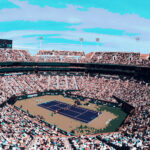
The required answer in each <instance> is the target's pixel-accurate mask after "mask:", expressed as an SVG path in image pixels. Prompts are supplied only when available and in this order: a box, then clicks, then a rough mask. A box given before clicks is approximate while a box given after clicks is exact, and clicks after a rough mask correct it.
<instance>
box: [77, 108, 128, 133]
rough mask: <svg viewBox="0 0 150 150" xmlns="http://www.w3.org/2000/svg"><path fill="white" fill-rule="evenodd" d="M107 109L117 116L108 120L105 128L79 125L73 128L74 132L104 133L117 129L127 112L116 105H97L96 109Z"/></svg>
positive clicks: (100, 110)
mask: <svg viewBox="0 0 150 150" xmlns="http://www.w3.org/2000/svg"><path fill="white" fill-rule="evenodd" d="M104 110H105V111H108V112H111V113H113V114H114V115H116V116H117V118H115V119H113V120H110V122H109V123H108V126H107V127H106V128H105V129H95V128H92V127H88V126H82V125H81V126H80V127H78V128H76V129H75V130H74V132H75V133H76V134H98V133H106V132H114V131H117V130H118V128H119V127H120V125H121V124H122V122H123V121H124V120H125V118H126V116H127V114H126V113H125V112H124V111H122V110H121V108H117V107H108V106H98V108H97V111H99V112H102V111H104Z"/></svg>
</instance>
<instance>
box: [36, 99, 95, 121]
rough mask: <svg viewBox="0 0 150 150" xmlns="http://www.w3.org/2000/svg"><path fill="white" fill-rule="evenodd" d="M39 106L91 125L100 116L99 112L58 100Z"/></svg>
mask: <svg viewBox="0 0 150 150" xmlns="http://www.w3.org/2000/svg"><path fill="white" fill-rule="evenodd" d="M38 106H40V107H43V108H45V109H48V110H51V111H54V112H56V111H57V113H59V114H62V115H64V116H67V117H70V118H72V119H75V120H79V121H82V122H85V123H89V122H90V121H92V120H93V119H95V118H96V117H97V116H98V112H96V111H93V110H89V109H85V108H81V107H77V106H74V105H70V104H66V103H63V102H60V101H56V100H53V101H49V102H45V103H41V104H39V105H38Z"/></svg>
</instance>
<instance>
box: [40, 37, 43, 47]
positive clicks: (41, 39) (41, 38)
mask: <svg viewBox="0 0 150 150" xmlns="http://www.w3.org/2000/svg"><path fill="white" fill-rule="evenodd" d="M39 39H40V49H41V47H42V41H43V37H42V36H40V37H39Z"/></svg>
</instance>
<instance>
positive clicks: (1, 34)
mask: <svg viewBox="0 0 150 150" xmlns="http://www.w3.org/2000/svg"><path fill="white" fill-rule="evenodd" d="M40 36H42V37H43V42H42V49H49V50H50V49H59V50H81V47H80V41H79V39H80V38H81V37H82V38H83V39H84V41H83V49H84V50H85V51H86V53H88V52H90V51H98V50H99V51H129V52H130V51H134V52H141V53H148V52H150V0H0V38H4V39H13V40H14V48H18V49H19V48H20V49H28V50H30V52H31V53H32V54H34V53H36V51H37V50H38V49H39V47H40V41H39V37H40ZM136 37H139V39H140V40H139V41H136ZM96 38H100V42H99V43H98V44H99V47H97V43H96Z"/></svg>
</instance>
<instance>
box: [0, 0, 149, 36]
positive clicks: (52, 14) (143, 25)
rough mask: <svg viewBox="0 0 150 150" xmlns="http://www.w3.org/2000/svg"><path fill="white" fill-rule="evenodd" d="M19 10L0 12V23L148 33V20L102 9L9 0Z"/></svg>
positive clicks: (3, 10) (134, 15) (12, 9)
mask: <svg viewBox="0 0 150 150" xmlns="http://www.w3.org/2000/svg"><path fill="white" fill-rule="evenodd" d="M9 1H10V2H12V3H14V4H15V5H18V6H19V7H20V8H11V9H2V10H0V21H1V22H2V21H13V20H25V21H27V20H28V21H39V20H45V21H56V22H67V23H80V24H78V25H73V26H72V27H73V28H76V29H78V30H81V29H83V28H111V29H119V30H125V31H126V32H131V33H141V34H144V33H147V32H148V33H149V34H150V28H149V27H150V20H148V19H145V18H141V17H139V16H138V15H136V14H132V15H130V14H124V15H120V14H119V13H112V12H109V11H108V10H105V9H103V8H89V9H88V10H87V11H80V10H79V9H78V8H79V6H73V5H67V7H66V8H54V7H49V6H45V7H40V6H38V5H31V4H29V3H28V2H27V1H19V0H9Z"/></svg>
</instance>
